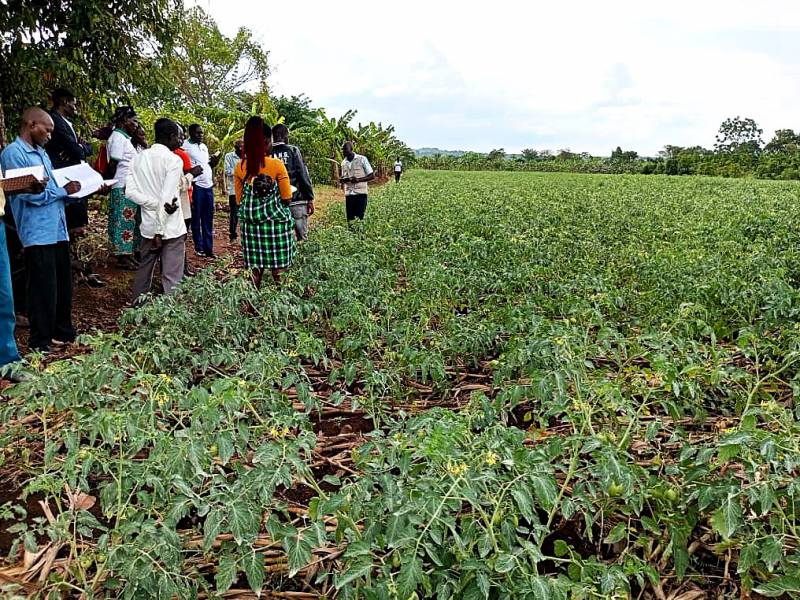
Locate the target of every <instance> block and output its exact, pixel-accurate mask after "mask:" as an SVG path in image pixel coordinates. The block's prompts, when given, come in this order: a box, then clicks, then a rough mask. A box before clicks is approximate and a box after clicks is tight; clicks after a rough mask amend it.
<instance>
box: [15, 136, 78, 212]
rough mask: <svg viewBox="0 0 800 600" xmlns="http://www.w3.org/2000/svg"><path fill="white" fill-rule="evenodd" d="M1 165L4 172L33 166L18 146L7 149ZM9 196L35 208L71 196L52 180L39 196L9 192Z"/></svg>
mask: <svg viewBox="0 0 800 600" xmlns="http://www.w3.org/2000/svg"><path fill="white" fill-rule="evenodd" d="M0 163H2V166H3V171H9V170H11V169H21V168H24V167H30V166H33V165H31V164H29V161H28V157H27V156H26V153H25V152H23V151H21V150H20V149H19V148H18V147H16V146H11V147H9V148H6V150H5V152H3V154H2V157H0ZM72 187H74V186H72ZM7 195H8V196H9V197H11V196H17V197H18V199H19V200H21V201H22V202H27V203H28V204H32V205H33V206H47V205H48V204H52V203H53V202H57V201H59V200H63V199H65V198H66V197H67V196H68V195H69V194H68V193H67V190H66V189H64V188H60V187H58V186H57V185H56V182H55V180H53V179H51V180H49V181H48V182H47V185H46V186H45V188H44V191H43V192H40V193H38V194H25V193H22V192H19V193H13V192H7Z"/></svg>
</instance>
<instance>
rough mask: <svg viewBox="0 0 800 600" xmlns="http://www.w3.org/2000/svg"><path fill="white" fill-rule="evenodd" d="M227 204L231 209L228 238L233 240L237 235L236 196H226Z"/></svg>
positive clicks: (237, 207)
mask: <svg viewBox="0 0 800 600" xmlns="http://www.w3.org/2000/svg"><path fill="white" fill-rule="evenodd" d="M228 205H229V206H230V209H231V230H230V238H231V239H232V240H235V239H236V237H237V234H236V229H237V227H238V226H239V204H238V203H237V202H236V196H228Z"/></svg>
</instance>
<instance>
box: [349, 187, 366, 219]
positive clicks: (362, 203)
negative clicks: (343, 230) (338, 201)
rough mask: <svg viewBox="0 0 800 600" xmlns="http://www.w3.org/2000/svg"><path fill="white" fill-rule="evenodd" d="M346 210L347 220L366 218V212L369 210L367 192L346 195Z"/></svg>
mask: <svg viewBox="0 0 800 600" xmlns="http://www.w3.org/2000/svg"><path fill="white" fill-rule="evenodd" d="M344 211H345V213H347V220H348V221H352V220H353V219H361V220H362V221H363V220H364V214H365V213H366V212H367V195H366V194H351V195H349V196H345V199H344Z"/></svg>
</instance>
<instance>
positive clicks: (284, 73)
mask: <svg viewBox="0 0 800 600" xmlns="http://www.w3.org/2000/svg"><path fill="white" fill-rule="evenodd" d="M197 3H198V4H199V5H200V6H202V7H203V8H205V9H206V10H208V11H209V12H210V13H211V14H212V15H213V16H214V17H215V18H216V19H217V21H218V22H219V23H220V25H221V27H222V28H223V30H224V31H226V32H227V33H232V32H233V31H234V30H235V29H236V28H237V27H239V26H248V27H250V28H251V29H253V30H254V31H255V32H256V35H257V36H258V37H259V38H260V40H261V41H262V42H263V43H264V46H265V47H266V48H267V49H269V50H270V52H271V57H272V62H273V66H274V69H275V72H274V76H273V80H272V84H273V88H274V89H275V91H277V92H279V93H286V94H296V93H306V94H307V95H308V96H309V97H310V98H311V99H312V101H313V102H314V103H315V104H316V105H320V106H324V107H326V108H327V109H329V110H330V111H332V112H333V113H339V112H343V111H344V110H346V109H348V108H357V109H358V110H359V117H358V118H359V119H361V120H362V121H369V120H375V121H383V122H384V123H386V122H391V123H393V124H394V125H395V126H396V129H397V132H398V134H399V135H400V136H401V137H402V138H403V139H405V140H407V141H408V142H409V143H410V144H411V145H412V146H429V145H436V146H440V147H445V146H448V147H458V148H470V149H476V150H488V149H491V148H492V147H499V146H503V147H505V148H506V149H507V150H512V151H516V150H519V149H521V148H522V147H526V146H531V147H538V148H544V147H550V148H560V147H570V148H572V149H573V150H587V151H591V152H594V153H608V152H609V151H610V149H611V148H613V147H615V146H617V145H622V146H623V147H625V148H633V149H636V150H638V151H640V152H642V153H651V154H652V153H655V152H656V151H657V150H658V149H659V148H661V147H662V146H663V145H664V144H667V143H670V144H682V145H689V144H703V145H707V146H708V145H710V144H712V143H713V139H714V133H715V132H716V129H717V127H718V126H719V123H720V122H721V121H722V120H723V119H724V118H726V117H729V116H735V115H737V114H739V115H742V116H749V117H753V118H755V119H756V120H757V121H758V122H759V124H761V126H762V127H764V129H765V136H766V137H768V136H769V135H771V133H772V130H774V129H775V128H783V127H795V128H800V123H798V120H799V119H798V116H797V109H796V103H797V99H798V98H800V43H799V42H795V41H794V40H796V39H799V38H800V36H799V35H798V34H800V5H797V4H796V3H795V2H790V1H785V0H764V1H762V2H760V3H755V2H752V1H745V0H673V1H672V2H670V3H668V4H665V3H642V2H634V1H632V0H617V1H613V2H605V3H601V2H596V1H593V2H589V1H586V0H573V1H572V2H569V3H558V4H557V3H553V2H521V1H511V0H493V1H492V2H489V3H486V2H477V1H475V0H464V1H461V2H456V1H453V0H444V1H442V0H440V1H438V2H435V1H433V0H425V1H423V0H406V1H404V2H397V1H392V2H388V1H386V0H372V1H371V2H364V3H361V5H360V6H359V4H358V3H338V2H330V1H322V0H295V2H293V3H285V4H283V5H281V6H276V5H275V4H273V3H264V2H263V1H259V0H199V1H197Z"/></svg>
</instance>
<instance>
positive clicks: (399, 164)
mask: <svg viewBox="0 0 800 600" xmlns="http://www.w3.org/2000/svg"><path fill="white" fill-rule="evenodd" d="M402 174H403V161H402V160H400V157H399V156H398V157H397V160H396V161H394V182H395V183H400V176H401V175H402Z"/></svg>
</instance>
